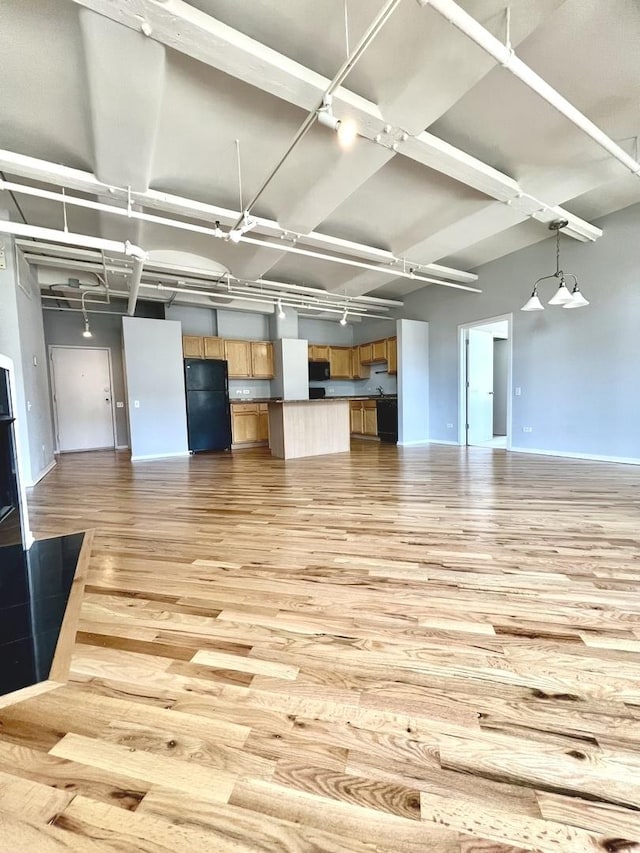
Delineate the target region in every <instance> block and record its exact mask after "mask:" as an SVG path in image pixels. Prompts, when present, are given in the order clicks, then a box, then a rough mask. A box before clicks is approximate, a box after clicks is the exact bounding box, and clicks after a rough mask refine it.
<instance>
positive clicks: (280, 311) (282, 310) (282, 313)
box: [276, 299, 287, 320]
mask: <svg viewBox="0 0 640 853" xmlns="http://www.w3.org/2000/svg"><path fill="white" fill-rule="evenodd" d="M276 304H277V306H278V317H279V318H280V319H281V320H284V318H285V317H286V316H287V315H286V314H285V313H284V308H283V307H282V299H278V302H277V303H276Z"/></svg>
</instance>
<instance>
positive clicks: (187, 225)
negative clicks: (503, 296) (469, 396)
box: [0, 179, 482, 293]
mask: <svg viewBox="0 0 640 853" xmlns="http://www.w3.org/2000/svg"><path fill="white" fill-rule="evenodd" d="M0 189H6V190H10V191H11V192H17V193H24V194H25V195H31V196H35V197H37V198H45V199H48V200H50V201H57V202H60V204H70V205H73V206H75V207H86V208H89V209H90V210H98V211H100V212H102V213H112V214H113V215H114V216H124V217H127V218H128V219H138V220H140V221H142V222H152V223H154V224H156V225H164V226H166V227H168V228H177V229H179V230H181V231H193V232H194V233H196V234H205V235H207V236H208V237H214V238H215V239H221V236H220V234H219V233H218V232H217V229H215V228H210V227H208V226H206V225H196V224H194V223H192V222H183V221H181V220H179V219H170V218H169V217H167V216H158V215H157V214H155V213H144V212H142V211H139V210H131V209H127V208H123V207H115V206H114V205H111V204H106V203H104V202H99V201H92V200H91V199H86V198H77V197H76V196H70V195H68V194H67V193H64V194H63V193H56V192H52V191H51V190H43V189H40V188H39V187H31V186H28V185H27V184H18V183H15V182H13V181H5V180H2V179H0ZM25 227H31V226H25ZM60 233H66V232H60ZM28 236H35V235H28ZM223 236H224V235H223ZM95 239H96V240H98V239H100V238H98V237H96V238H95ZM63 242H64V241H63ZM67 242H71V241H70V240H69V241H67ZM242 242H243V243H247V244H249V245H252V246H259V247H260V248H261V249H274V250H275V251H277V252H286V253H289V254H294V255H303V256H305V257H308V258H317V259H319V260H322V261H327V262H328V263H335V264H343V265H344V266H350V267H356V268H358V269H365V270H371V271H372V272H377V273H382V274H383V275H387V276H390V275H392V276H393V277H394V278H410V279H414V280H415V281H418V282H423V283H424V284H439V285H441V286H442V287H452V288H454V289H455V290H466V291H469V292H471V293H482V291H481V290H480V289H479V288H478V287H471V286H470V285H466V284H456V283H454V282H451V281H443V280H442V279H439V278H431V277H429V276H424V275H417V274H416V273H414V272H407V271H406V270H402V269H393V268H392V267H391V266H380V265H376V264H369V263H367V262H365V261H356V260H349V259H348V258H343V257H341V256H339V255H327V254H325V253H324V252H314V251H313V250H312V249H301V248H299V247H298V246H289V245H287V244H286V243H282V242H280V243H273V242H271V241H270V240H256V239H255V238H254V237H247V236H246V235H244V236H243V237H242ZM76 245H86V244H80V243H78V244H76ZM98 248H99V247H98ZM114 251H121V250H119V249H116V250H114ZM140 251H142V250H141V249H140ZM409 267H411V265H410V264H409Z"/></svg>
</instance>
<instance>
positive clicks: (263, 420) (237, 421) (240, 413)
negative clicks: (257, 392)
mask: <svg viewBox="0 0 640 853" xmlns="http://www.w3.org/2000/svg"><path fill="white" fill-rule="evenodd" d="M231 440H232V442H233V444H234V445H236V444H257V443H258V442H264V441H268V440H269V407H268V405H267V404H266V403H232V404H231Z"/></svg>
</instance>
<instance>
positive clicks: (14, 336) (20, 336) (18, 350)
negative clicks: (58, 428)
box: [0, 236, 54, 486]
mask: <svg viewBox="0 0 640 853" xmlns="http://www.w3.org/2000/svg"><path fill="white" fill-rule="evenodd" d="M1 243H2V245H3V246H4V250H5V257H6V269H4V270H0V352H1V353H2V354H3V355H6V356H8V357H9V358H10V359H11V360H12V361H13V366H14V380H15V392H16V401H17V408H18V411H17V412H16V419H17V427H16V429H17V436H18V445H19V453H20V467H21V474H22V479H23V482H24V485H25V486H31V485H33V484H34V483H35V482H37V481H38V479H39V478H40V477H41V476H42V473H43V472H44V471H45V470H46V469H47V467H48V466H49V465H51V463H52V462H53V460H54V454H53V424H52V420H51V410H50V406H49V380H48V374H47V357H46V348H45V343H44V330H43V325H42V308H41V301H40V294H39V291H38V288H37V287H36V286H35V282H34V280H33V277H32V275H31V272H30V270H29V268H28V267H27V266H26V264H24V262H23V261H20V269H19V270H18V268H17V265H16V254H15V251H14V242H13V239H12V238H11V237H8V236H3V237H2V240H1ZM19 277H20V278H19ZM19 281H20V284H21V285H22V286H20V285H19V284H18V282H19ZM34 359H35V362H36V363H34Z"/></svg>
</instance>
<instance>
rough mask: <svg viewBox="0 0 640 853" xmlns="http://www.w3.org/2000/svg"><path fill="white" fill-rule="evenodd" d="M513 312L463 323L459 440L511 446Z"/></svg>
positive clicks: (503, 447)
mask: <svg viewBox="0 0 640 853" xmlns="http://www.w3.org/2000/svg"><path fill="white" fill-rule="evenodd" d="M512 322H513V318H512V315H511V314H504V315H502V316H500V317H490V318H488V319H486V320H477V321H475V322H473V323H466V324H464V325H462V326H459V327H458V329H459V337H460V391H459V417H458V443H459V444H466V445H471V446H474V447H495V448H501V449H504V450H510V449H511V390H510V389H511V384H512V382H511V364H512V354H513V341H512Z"/></svg>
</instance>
